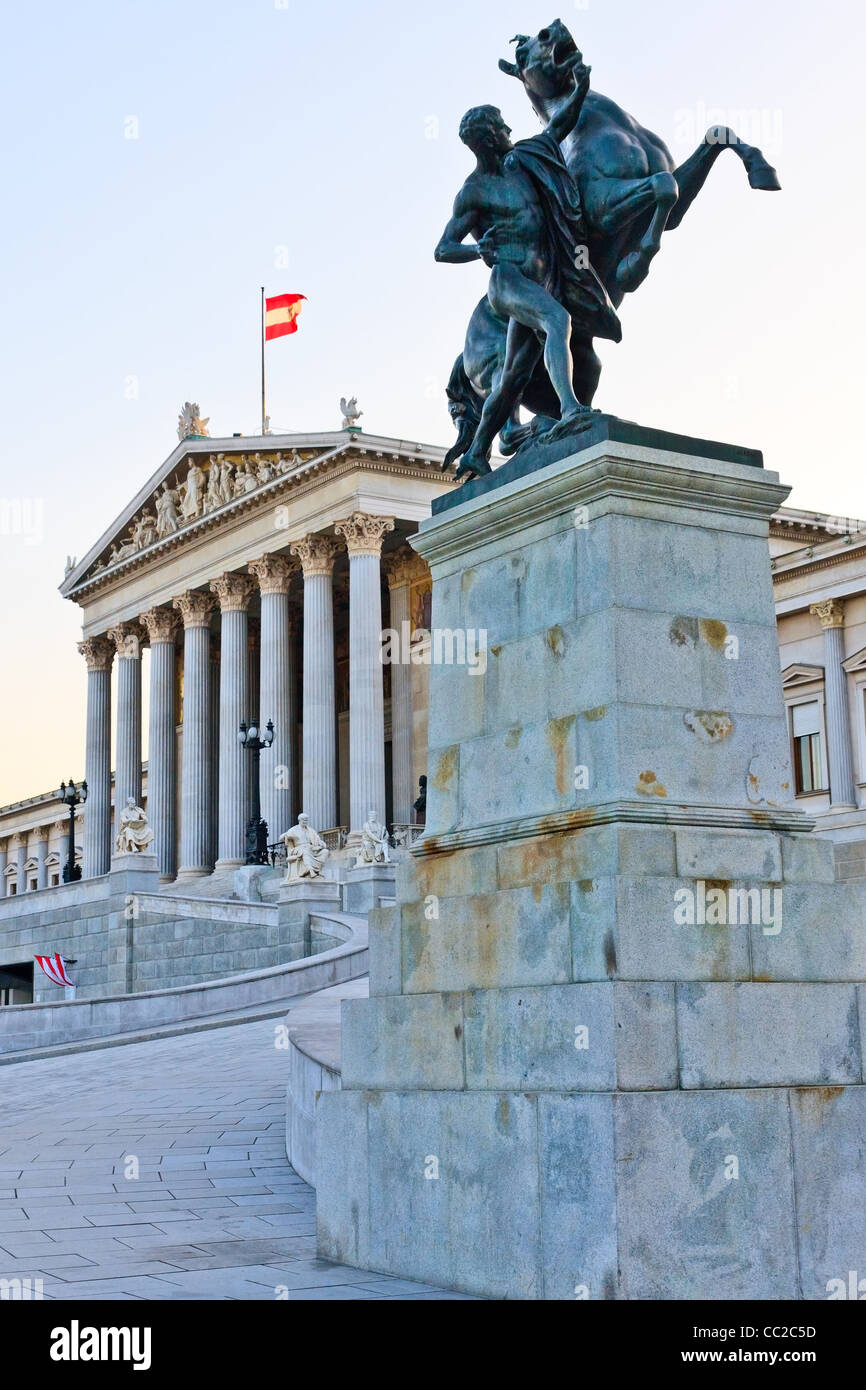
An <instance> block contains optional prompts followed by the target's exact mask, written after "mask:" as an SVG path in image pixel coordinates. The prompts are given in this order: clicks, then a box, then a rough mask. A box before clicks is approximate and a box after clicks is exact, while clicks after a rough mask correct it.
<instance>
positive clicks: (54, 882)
mask: <svg viewBox="0 0 866 1390" xmlns="http://www.w3.org/2000/svg"><path fill="white" fill-rule="evenodd" d="M51 887H52V888H59V887H60V875H59V874H52V875H51Z"/></svg>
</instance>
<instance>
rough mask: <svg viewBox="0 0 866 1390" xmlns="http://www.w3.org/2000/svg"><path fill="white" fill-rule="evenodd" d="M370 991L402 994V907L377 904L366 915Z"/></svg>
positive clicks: (373, 992)
mask: <svg viewBox="0 0 866 1390" xmlns="http://www.w3.org/2000/svg"><path fill="white" fill-rule="evenodd" d="M367 940H368V946H369V952H370V993H371V994H377V995H378V994H399V993H400V991H401V989H402V978H401V976H402V971H401V960H400V954H401V948H400V940H401V937H400V908H399V907H375V908H373V911H372V912H371V913H370V914H369V916H368V918H367Z"/></svg>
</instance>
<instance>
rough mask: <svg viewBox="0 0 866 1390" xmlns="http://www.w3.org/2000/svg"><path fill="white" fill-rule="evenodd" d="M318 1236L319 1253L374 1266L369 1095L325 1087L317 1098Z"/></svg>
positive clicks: (362, 1265)
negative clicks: (369, 1158) (370, 1184)
mask: <svg viewBox="0 0 866 1390" xmlns="http://www.w3.org/2000/svg"><path fill="white" fill-rule="evenodd" d="M315 1173H316V1196H317V1203H316V1235H317V1243H318V1250H319V1254H320V1255H323V1256H325V1258H327V1259H330V1260H337V1261H338V1262H339V1263H340V1264H349V1265H360V1266H361V1267H362V1268H364V1269H369V1267H370V1260H371V1255H370V1204H369V1198H368V1193H369V1168H368V1159H367V1100H366V1097H365V1095H364V1093H363V1092H361V1091H323V1092H322V1094H321V1095H320V1096H319V1098H318V1101H317V1103H316V1158H315Z"/></svg>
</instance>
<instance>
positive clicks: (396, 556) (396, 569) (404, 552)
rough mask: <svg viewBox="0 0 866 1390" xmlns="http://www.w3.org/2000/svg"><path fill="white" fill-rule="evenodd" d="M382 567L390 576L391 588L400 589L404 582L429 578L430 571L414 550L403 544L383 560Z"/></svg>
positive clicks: (412, 582) (410, 582)
mask: <svg viewBox="0 0 866 1390" xmlns="http://www.w3.org/2000/svg"><path fill="white" fill-rule="evenodd" d="M382 569H383V570H384V571H385V574H386V576H387V578H388V588H389V589H399V588H400V587H401V586H402V585H403V584H414V583H415V581H416V580H418V579H427V578H428V576H429V574H430V571H429V570H428V568H427V566H426V565H425V563H424V561H423V560H422V559H421V556H420V555H416V553H415V551H414V550H410V549H409V547H408V546H405V547H403V546H401V547H400V549H399V550H394V551H392V552H391V554H390V555H386V556H385V558H384V559H383V561H382Z"/></svg>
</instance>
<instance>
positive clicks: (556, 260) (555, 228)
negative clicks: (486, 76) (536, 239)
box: [505, 131, 622, 343]
mask: <svg viewBox="0 0 866 1390" xmlns="http://www.w3.org/2000/svg"><path fill="white" fill-rule="evenodd" d="M505 168H506V169H515V168H516V169H520V170H521V172H522V173H523V174H525V175H526V177H527V178H528V179H529V180H530V182H531V183H532V186H533V188H534V190H535V193H536V195H537V197H538V202H539V206H540V208H541V211H542V214H543V217H544V224H545V228H546V230H547V237H548V242H549V259H550V271H549V273H548V276H547V279H546V280H545V281H544V288H545V289H546V290H547V292H548V294H550V295H552V296H553V298H554V299H555V300H556V301H557V303H559V304H561V305H562V306H563V308H564V309H567V310H568V312H569V314H570V316H571V321H572V324H573V326H574V327H576V328H580V329H582V330H584V332H585V333H586V334H587V335H588V336H591V337H593V338H612V339H613V341H614V342H615V343H618V342H619V341H620V339H621V338H622V327H621V325H620V321H619V318H618V317H617V312H616V310H615V309H614V307H613V304H612V303H611V301H610V297H609V295H608V293H607V290H606V289H605V288H604V285H603V284H602V283H601V281H600V280H599V278H598V276H597V275H596V273H595V271H594V270H593V269H592V267H591V266H590V265H584V264H583V263H582V262H583V260H584V258H585V257H586V256H588V254H589V253H588V249H587V234H586V225H585V223H584V220H583V208H582V206H581V201H580V193H579V191H578V188H577V185H576V183H575V182H574V179H573V178H572V176H571V174H570V173H569V171H568V168H567V167H566V163H565V160H564V159H563V157H562V151H561V150H560V148H559V145H558V144H557V142H556V140H555V139H554V137H553V136H552V135H551V134H549V133H548V131H544V132H543V134H541V135H533V136H530V138H529V139H528V140H518V142H517V144H516V145H515V146H514V148H513V149H512V151H511V153H510V154H508V155H507V156H506V158H505Z"/></svg>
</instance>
